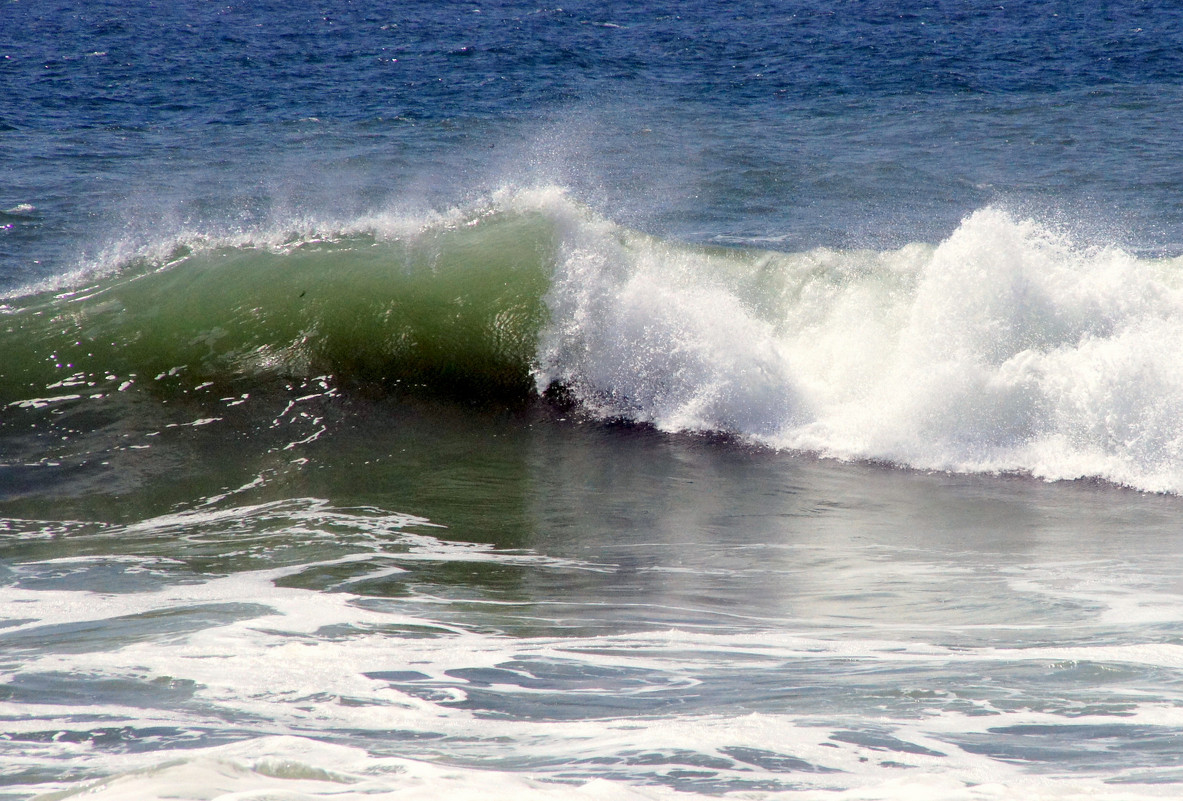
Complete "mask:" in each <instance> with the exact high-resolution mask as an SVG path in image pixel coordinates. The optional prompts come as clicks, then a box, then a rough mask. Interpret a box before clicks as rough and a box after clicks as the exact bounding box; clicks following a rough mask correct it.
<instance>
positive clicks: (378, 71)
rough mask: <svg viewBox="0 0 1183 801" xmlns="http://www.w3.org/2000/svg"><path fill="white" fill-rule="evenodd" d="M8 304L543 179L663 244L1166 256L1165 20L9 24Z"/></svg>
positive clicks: (404, 19)
mask: <svg viewBox="0 0 1183 801" xmlns="http://www.w3.org/2000/svg"><path fill="white" fill-rule="evenodd" d="M0 52H2V53H3V57H2V58H0V93H2V97H3V100H2V101H0V133H2V135H0V148H2V149H0V169H2V170H3V184H2V185H0V207H2V208H0V211H3V210H6V209H13V208H18V207H21V205H22V204H28V205H32V206H33V207H34V208H35V211H31V212H28V213H22V214H15V215H10V216H7V217H6V218H5V221H4V225H5V228H4V229H3V234H2V238H0V281H2V282H3V284H5V285H8V286H12V285H13V284H18V283H22V282H24V281H27V280H29V279H30V278H34V277H39V276H44V275H46V274H52V273H55V272H58V271H61V270H63V269H65V268H66V267H69V266H73V263H74V262H76V261H77V260H78V259H79V258H81V257H82V256H83V255H86V254H89V255H91V256H93V254H95V253H96V252H97V251H98V250H100V249H101V248H102V247H103V246H104V245H108V244H110V242H111V241H113V240H118V239H120V238H123V237H126V236H128V235H131V236H133V237H138V238H140V239H144V238H149V239H150V238H152V237H153V236H160V235H161V233H162V231H164V230H167V229H169V228H174V229H175V228H176V227H178V226H180V225H182V224H190V225H191V224H197V225H199V226H206V227H215V228H216V227H218V226H224V225H226V224H232V223H237V224H243V223H250V222H252V221H256V220H258V219H260V218H266V217H267V216H268V215H272V216H276V215H278V216H284V215H288V216H292V215H299V214H313V215H325V214H330V215H340V216H348V215H350V214H356V213H360V212H363V211H366V210H372V209H374V208H381V207H385V206H389V205H400V206H427V207H439V206H446V205H448V204H454V203H460V202H463V201H465V200H467V199H469V198H471V197H472V196H473V195H476V194H479V193H481V192H483V191H487V190H488V189H490V188H495V187H497V186H499V185H502V184H506V183H508V184H513V185H529V184H531V183H536V182H539V181H554V182H558V183H562V184H563V185H565V186H568V187H570V188H572V189H573V190H575V191H576V193H577V194H578V196H579V197H580V198H581V199H582V200H585V201H587V202H590V203H593V204H594V205H596V206H597V207H598V208H600V209H601V210H602V211H603V212H604V213H605V214H607V215H608V216H609V217H610V218H612V219H615V220H617V221H619V222H623V223H628V224H633V225H636V226H639V227H642V228H644V229H645V230H650V231H653V232H656V233H662V234H670V235H674V236H677V237H679V238H682V239H689V240H711V239H718V240H721V241H740V242H743V241H749V240H752V239H760V238H773V239H775V241H777V242H779V243H781V246H782V247H785V248H788V249H798V248H802V247H810V246H815V245H830V246H850V245H855V246H860V245H863V246H895V245H899V244H903V243H904V242H908V241H917V240H919V241H939V240H940V239H941V238H943V237H944V236H946V235H947V234H948V233H949V231H950V230H952V228H953V227H954V226H955V225H956V224H957V222H958V221H959V220H960V219H961V218H962V217H964V216H965V215H966V214H967V213H968V212H970V211H972V210H974V209H976V208H978V207H981V206H982V205H985V204H988V203H998V202H1004V203H1009V204H1014V205H1018V206H1020V207H1022V208H1024V209H1028V208H1031V209H1034V210H1035V211H1036V212H1038V213H1039V214H1041V215H1043V216H1045V217H1053V218H1056V217H1058V218H1062V219H1064V220H1066V221H1067V222H1068V223H1069V224H1070V225H1072V226H1074V227H1075V228H1077V229H1082V230H1083V233H1084V235H1085V237H1086V238H1095V239H1097V240H1100V241H1117V242H1120V243H1122V244H1124V245H1125V246H1127V247H1129V248H1133V249H1135V250H1140V251H1150V252H1167V253H1178V252H1180V250H1183V243H1181V242H1180V239H1179V236H1178V231H1179V230H1180V222H1181V220H1183V216H1181V215H1183V206H1181V205H1180V200H1179V192H1178V188H1179V186H1180V181H1181V180H1183V167H1181V166H1180V160H1179V159H1178V157H1177V154H1178V147H1177V145H1178V135H1177V130H1178V122H1179V120H1180V117H1181V110H1183V105H1181V103H1183V97H1181V94H1180V88H1179V87H1180V76H1183V55H1181V54H1183V21H1181V20H1180V17H1179V15H1178V14H1177V13H1176V9H1175V8H1174V7H1173V6H1172V5H1171V4H1170V3H1105V2H1084V3H1061V4H1042V3H1039V4H1037V3H1014V4H1011V3H1000V4H993V3H991V4H985V3H983V4H965V3H952V2H950V3H932V4H923V5H921V4H916V3H881V2H855V3H844V4H839V5H837V6H834V7H832V8H817V7H816V4H804V3H761V4H756V3H745V4H743V5H741V6H734V7H732V6H728V7H727V8H725V9H719V8H716V7H715V5H714V4H696V3H669V4H628V5H626V4H602V3H578V4H574V5H571V6H569V7H564V8H562V9H559V8H545V7H538V6H535V5H533V4H521V3H495V4H484V5H478V4H468V3H445V4H438V3H397V4H382V3H334V4H331V6H326V7H324V8H320V7H309V8H303V7H297V6H292V5H288V4H278V3H267V2H258V3H247V4H240V5H226V4H218V3H203V2H178V3H161V4H147V3H132V4H125V3H113V2H112V3H107V2H94V3H85V4H79V3H55V2H46V3H40V2H39V3H30V2H15V3H8V4H6V5H5V6H4V8H3V11H0Z"/></svg>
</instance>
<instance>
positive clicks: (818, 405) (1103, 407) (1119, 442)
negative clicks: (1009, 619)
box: [537, 201, 1183, 493]
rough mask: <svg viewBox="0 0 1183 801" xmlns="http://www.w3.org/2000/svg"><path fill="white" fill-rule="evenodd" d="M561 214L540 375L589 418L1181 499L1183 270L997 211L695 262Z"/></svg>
mask: <svg viewBox="0 0 1183 801" xmlns="http://www.w3.org/2000/svg"><path fill="white" fill-rule="evenodd" d="M552 203H553V201H552ZM562 219H564V220H565V221H566V223H567V229H566V239H565V251H564V254H563V258H562V261H561V263H560V264H559V265H558V269H557V273H556V276H555V279H554V284H553V288H552V291H551V294H550V296H549V303H550V307H551V312H552V323H551V327H550V328H549V329H548V330H547V332H546V334H545V337H544V341H543V345H542V349H541V353H540V358H539V369H538V371H537V377H538V382H539V386H540V387H545V386H547V385H548V384H549V383H550V382H552V381H560V382H563V383H564V384H566V385H568V386H569V387H571V388H572V389H573V390H574V391H575V393H576V395H577V396H578V397H579V398H580V399H581V400H582V401H583V402H584V403H585V405H586V406H587V407H588V408H589V409H590V410H592V411H593V413H595V414H598V415H602V416H607V417H625V418H629V419H633V420H637V421H641V422H647V423H651V424H653V425H655V426H656V427H658V428H660V429H662V430H667V431H721V432H727V433H731V434H734V435H738V436H740V437H743V438H748V439H751V440H753V441H756V442H760V443H763V444H766V445H770V446H773V447H778V448H788V449H797V450H804V451H810V452H815V453H818V454H822V455H826V456H832V457H837V458H842V459H859V460H862V459H868V460H877V461H886V462H892V463H896V464H900V465H905V466H910V467H916V468H921V469H932V470H949V471H958V472H961V471H964V472H1016V473H1027V474H1031V475H1034V476H1038V477H1040V478H1044V479H1049V480H1058V479H1075V478H1081V477H1097V478H1102V479H1105V480H1108V481H1112V482H1115V483H1119V484H1126V485H1129V486H1131V487H1136V488H1138V489H1142V490H1148V491H1154V492H1172V493H1178V492H1180V491H1183V427H1181V426H1180V422H1179V421H1180V420H1183V351H1180V349H1179V347H1178V343H1180V342H1183V260H1179V259H1175V260H1157V261H1156V260H1148V259H1140V258H1135V257H1134V256H1131V255H1129V254H1127V253H1125V252H1122V251H1120V250H1117V249H1114V248H1090V247H1083V246H1079V245H1077V244H1075V243H1074V242H1073V241H1072V240H1071V239H1070V238H1069V237H1068V236H1067V235H1066V234H1063V233H1061V232H1058V231H1056V230H1053V229H1051V228H1049V227H1047V226H1044V225H1041V224H1039V223H1037V222H1034V221H1031V220H1025V219H1018V218H1016V217H1014V216H1012V215H1011V214H1009V213H1007V212H1005V211H1002V210H999V209H995V208H986V209H983V210H981V211H978V212H976V213H975V214H973V215H971V216H969V217H968V218H966V219H965V220H964V221H963V222H962V224H961V226H960V227H959V228H958V229H957V230H956V231H955V232H954V233H953V234H952V235H951V236H950V237H949V238H948V239H947V240H945V241H944V242H942V243H940V244H939V245H937V246H935V247H933V246H927V245H910V246H907V247H904V248H902V249H900V250H898V251H890V252H868V251H845V252H843V251H833V250H816V251H810V252H805V253H795V254H794V253H752V252H744V251H732V252H726V251H724V252H720V251H707V250H703V249H697V248H691V247H686V246H681V245H674V244H671V243H668V242H663V241H659V240H654V239H652V238H649V237H645V236H642V235H639V234H636V233H634V232H630V231H627V230H623V229H621V228H619V227H618V226H615V225H613V224H611V223H609V222H606V221H604V220H602V219H599V218H596V217H594V216H592V215H590V214H584V215H582V216H580V215H579V214H578V212H577V210H575V209H574V208H567V209H565V210H564V211H563V214H562Z"/></svg>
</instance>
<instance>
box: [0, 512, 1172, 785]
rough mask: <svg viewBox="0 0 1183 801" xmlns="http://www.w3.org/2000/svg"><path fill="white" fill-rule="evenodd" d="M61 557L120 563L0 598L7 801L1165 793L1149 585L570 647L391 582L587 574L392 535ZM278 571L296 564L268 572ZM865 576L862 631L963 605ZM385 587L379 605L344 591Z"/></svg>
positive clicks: (315, 521)
mask: <svg viewBox="0 0 1183 801" xmlns="http://www.w3.org/2000/svg"><path fill="white" fill-rule="evenodd" d="M72 536H74V537H78V538H80V539H85V538H87V537H89V538H99V539H102V540H104V541H105V542H106V543H108V547H109V546H110V545H112V544H115V543H118V544H120V545H121V546H123V547H124V548H125V549H126V552H124V553H113V554H107V555H95V554H88V553H86V549H85V548H84V549H83V552H82V553H80V554H78V555H74V556H61V557H52V558H46V559H42V560H34V561H26V562H20V563H14V564H12V566H11V568H10V575H9V582H8V584H7V586H5V587H4V588H2V589H0V608H2V609H5V610H9V611H8V615H9V619H8V620H7V621H5V623H6V625H5V627H4V628H0V646H2V647H0V676H2V678H3V682H4V685H5V687H6V695H5V696H4V697H3V698H0V721H2V727H3V730H4V732H5V736H4V738H0V757H2V758H3V759H4V761H5V764H6V766H8V767H9V768H10V769H11V771H12V774H13V775H14V776H17V777H22V776H23V777H28V778H27V780H21V779H17V780H16V785H17V786H18V787H20V786H21V783H22V781H27V784H25V785H24V786H23V787H21V789H28V788H29V787H32V790H31V791H38V792H41V791H44V792H45V793H51V792H57V791H61V792H66V793H78V794H84V795H85V796H86V797H98V798H108V797H109V798H145V799H147V798H166V797H179V798H227V799H229V798H264V797H267V798H274V797H281V798H287V797H290V798H320V797H326V798H329V797H331V798H352V797H357V798H361V797H367V798H391V799H400V798H419V797H440V796H441V795H442V794H446V795H447V796H448V797H458V798H464V797H468V796H469V795H471V796H474V797H481V798H502V797H510V796H513V797H514V798H527V799H530V798H540V799H546V798H551V797H557V795H556V794H558V793H565V794H569V793H572V792H576V791H578V792H579V793H582V794H585V795H587V796H588V797H590V798H623V799H628V798H667V797H685V796H687V795H689V796H718V795H720V794H729V795H731V796H733V797H743V798H749V799H751V798H766V799H777V798H811V799H812V798H835V797H836V798H850V799H856V798H861V799H914V798H965V799H987V798H1006V797H1015V795H1016V794H1018V795H1021V796H1022V797H1024V798H1027V797H1035V798H1041V797H1046V798H1073V797H1080V796H1081V795H1082V794H1087V795H1088V796H1089V797H1097V798H1105V799H1135V798H1154V797H1169V796H1170V795H1171V794H1170V793H1169V792H1166V790H1165V789H1164V788H1165V785H1162V786H1160V785H1161V783H1163V782H1172V781H1178V780H1179V779H1180V777H1179V776H1178V775H1177V769H1176V768H1174V767H1173V760H1172V759H1171V758H1170V757H1169V755H1167V754H1166V753H1165V752H1163V751H1162V748H1163V747H1165V746H1164V745H1163V744H1164V743H1165V744H1169V743H1171V742H1173V738H1175V737H1177V733H1178V732H1179V731H1180V730H1183V708H1181V707H1180V706H1179V704H1178V698H1177V693H1176V692H1175V691H1174V690H1173V689H1172V687H1173V683H1172V682H1173V679H1172V677H1173V676H1177V674H1178V671H1180V670H1183V647H1181V646H1180V645H1178V644H1177V643H1176V642H1174V641H1173V640H1172V639H1171V638H1170V637H1169V636H1168V634H1164V633H1163V632H1161V631H1159V630H1158V628H1156V624H1157V623H1158V622H1160V621H1163V620H1168V619H1171V618H1172V616H1173V619H1175V620H1177V619H1178V615H1179V613H1180V611H1181V610H1183V596H1180V595H1179V594H1177V593H1176V592H1173V591H1172V588H1171V587H1172V585H1171V584H1170V581H1171V579H1170V577H1169V576H1158V575H1156V574H1153V572H1147V573H1145V576H1144V581H1143V582H1142V583H1139V582H1137V581H1134V582H1130V581H1124V580H1121V574H1120V569H1121V566H1120V565H1116V564H1113V563H1109V562H1101V561H1098V562H1096V563H1091V564H1077V565H1073V566H1071V570H1068V569H1067V568H1063V569H1061V568H1060V567H1058V566H1056V565H1042V566H1041V565H1034V566H1030V567H1026V568H1022V569H1020V568H1014V567H1011V568H1007V569H1006V570H1005V571H1004V572H1003V574H1002V576H1001V578H1003V579H1004V581H1002V582H996V583H997V584H998V586H997V587H996V588H995V589H993V590H989V592H991V593H993V594H992V595H990V596H989V598H991V599H993V600H992V601H991V602H992V603H995V604H997V603H1002V600H1001V599H1003V598H1005V599H1006V603H1008V604H1012V605H1014V606H1015V607H1016V608H1017V607H1018V606H1019V605H1021V604H1022V603H1023V602H1024V599H1035V600H1037V601H1040V602H1042V603H1044V604H1045V607H1044V608H1043V609H1041V610H1039V611H1038V612H1036V613H1033V614H1024V615H1023V616H1022V617H1021V618H1020V619H1019V621H1018V622H1016V623H1014V624H1007V623H1005V622H995V623H990V624H986V623H983V624H981V625H979V626H978V628H979V629H982V630H975V633H974V636H973V638H972V640H970V641H967V640H966V639H965V638H964V637H963V636H961V635H962V634H963V629H964V628H965V627H966V624H965V623H964V622H962V621H961V620H960V619H959V617H958V615H956V614H950V615H948V616H947V617H948V619H947V620H946V621H945V622H941V621H940V620H939V619H937V620H932V621H930V622H928V623H927V624H926V623H923V622H921V621H912V622H911V623H909V624H904V623H899V622H896V623H895V624H893V622H892V621H891V620H890V619H888V618H884V620H883V621H877V620H874V619H871V618H866V619H851V618H850V617H849V615H847V616H837V615H834V616H828V617H827V616H820V617H818V616H815V615H814V614H812V611H811V610H810V609H809V607H808V605H806V607H805V609H806V612H807V614H805V616H804V617H800V618H798V617H785V618H783V619H777V620H764V621H762V622H759V623H757V622H756V621H754V620H748V621H745V624H744V625H743V626H742V627H739V626H737V625H736V623H735V621H727V622H718V623H714V624H711V623H709V622H707V621H704V620H703V619H702V617H701V616H700V615H695V613H694V611H693V610H686V613H685V620H686V623H687V624H688V625H685V626H682V625H673V626H670V625H661V624H659V623H658V619H659V618H658V617H657V615H658V614H659V613H662V612H668V610H662V609H661V608H660V604H661V602H662V601H661V597H660V593H656V594H655V596H654V599H653V601H652V603H653V605H652V607H649V606H638V607H637V608H635V609H633V610H632V614H631V615H630V620H632V621H633V623H634V624H636V623H642V622H644V621H645V620H646V616H647V615H653V616H654V620H653V621H651V622H650V623H649V624H648V625H646V626H644V627H642V628H641V630H630V629H631V628H632V627H628V628H626V629H625V630H621V627H619V626H617V627H615V628H614V627H613V626H611V625H610V623H609V621H610V618H609V617H605V618H604V619H603V620H602V621H601V623H602V625H600V626H599V627H588V626H585V627H584V628H583V629H580V630H571V631H568V630H567V629H566V628H565V625H564V620H565V619H569V617H570V616H571V615H572V614H573V612H574V611H575V609H574V608H573V607H576V606H582V607H584V608H582V609H581V610H579V611H580V612H581V613H582V614H583V615H584V616H585V620H587V621H594V620H596V617H595V616H596V615H597V614H598V610H599V608H600V605H601V603H602V600H601V599H600V598H598V597H596V596H591V597H583V598H581V597H577V596H572V595H571V594H569V593H557V592H556V594H555V595H553V596H545V595H541V596H537V597H530V598H528V599H522V600H517V601H515V600H507V599H502V598H497V597H484V596H483V595H482V594H481V593H479V592H477V591H475V590H474V589H472V588H471V587H470V588H468V589H467V590H463V591H461V592H458V593H457V592H456V591H455V589H452V590H451V591H449V590H448V588H447V587H445V586H442V585H438V584H433V583H431V582H430V580H428V579H427V578H426V575H427V574H424V575H423V576H417V574H416V571H417V570H419V569H421V567H423V566H425V565H444V564H449V563H451V564H458V565H464V566H467V567H475V566H479V565H492V566H499V567H503V568H521V569H526V570H529V571H530V572H531V573H536V574H539V575H542V574H548V575H555V574H557V575H559V576H562V575H573V574H577V573H580V572H585V571H590V572H592V573H594V574H598V573H600V572H602V571H605V570H611V569H612V566H611V565H605V564H599V563H587V562H582V561H578V560H570V559H558V558H553V557H548V556H546V555H544V554H539V553H535V552H532V551H528V550H501V549H497V548H492V547H489V546H481V545H474V544H471V543H453V542H448V541H446V540H442V539H439V538H437V537H435V536H434V534H433V533H432V529H431V528H430V527H429V524H428V523H427V521H424V520H422V519H420V518H415V517H413V516H407V515H396V514H389V513H383V512H380V511H379V510H372V509H338V508H334V507H332V506H331V505H329V504H327V503H325V502H324V501H317V500H314V499H297V500H290V501H283V502H275V503H267V504H256V505H252V506H241V507H234V508H221V509H206V510H196V511H192V512H181V513H177V514H171V515H165V516H162V517H158V518H153V519H151V520H146V521H142V522H140V523H134V524H131V525H126V526H111V525H108V526H102V527H93V528H92V529H90V530H79V531H76V532H74V533H73V534H72ZM155 542H168V543H169V549H168V554H169V555H168V556H165V555H158V554H153V553H152V551H153V543H155ZM296 543H299V544H301V545H302V546H303V547H306V548H321V549H323V552H319V553H320V558H315V559H309V558H302V559H295V560H293V559H291V558H290V557H288V556H284V554H285V553H287V549H288V546H289V545H292V544H296ZM81 544H82V545H85V543H81ZM227 545H235V546H237V548H238V550H239V552H240V553H241V554H251V553H255V554H256V557H252V558H253V559H254V561H246V562H243V564H244V565H247V566H248V569H241V570H237V571H233V572H228V573H225V574H223V575H218V574H214V573H210V572H208V571H206V572H203V571H195V570H194V569H192V568H191V567H190V566H189V565H188V562H187V557H186V551H187V549H189V548H195V549H203V548H206V547H207V546H211V547H213V548H214V551H215V552H217V553H223V554H230V553H231V549H229V548H227V547H225V546H227ZM201 552H204V551H201ZM316 553H318V552H317V551H310V552H307V554H306V556H307V555H313V556H315V555H316ZM268 562H280V564H270V565H269V564H268ZM252 564H258V565H260V566H259V567H256V568H249V566H250V565H252ZM892 566H893V565H892V563H890V562H888V563H886V564H884V565H883V566H882V567H881V568H880V569H879V570H878V571H876V572H877V573H878V574H880V575H882V576H883V577H884V583H882V584H877V583H875V582H874V581H873V579H872V577H871V576H860V575H859V574H858V572H857V570H852V568H851V567H850V566H848V565H844V564H843V563H842V560H839V562H838V564H837V565H836V566H834V567H833V568H832V571H833V572H834V576H833V579H834V580H835V582H839V581H840V580H842V579H848V580H845V581H841V591H842V592H843V593H845V594H849V593H856V594H857V593H873V594H874V593H878V596H877V597H879V599H880V601H881V602H882V603H883V604H886V605H887V606H888V607H890V606H891V605H892V603H898V602H903V601H905V600H906V599H909V598H912V597H913V593H915V592H916V591H917V589H918V586H919V588H921V589H922V588H923V587H925V586H927V585H928V584H930V583H931V582H933V581H939V580H941V579H942V578H943V579H944V580H945V581H946V582H948V581H954V580H955V581H957V582H959V583H960V585H961V586H962V587H963V588H965V591H969V590H970V589H971V588H972V587H974V586H975V585H974V583H973V582H974V580H975V578H974V575H973V573H972V572H967V571H966V570H965V569H964V568H962V567H958V564H957V562H956V560H955V559H954V560H950V561H949V563H948V564H909V563H907V562H904V563H901V564H900V565H899V567H900V568H901V569H900V570H898V571H895V570H892V569H891V568H892ZM975 570H977V571H987V568H985V567H983V566H978V567H976V568H975ZM709 572H710V575H709V577H707V576H705V575H704V576H703V577H702V578H703V579H704V580H709V581H711V582H714V581H718V580H720V579H721V576H720V574H719V570H713V571H709ZM987 572H988V571H987ZM104 577H108V578H107V579H106V580H104ZM111 577H113V578H111ZM317 577H320V578H317ZM392 577H393V578H396V579H405V587H406V591H405V592H404V593H402V594H399V595H395V596H378V595H364V594H361V593H360V592H359V591H358V589H359V587H360V586H361V585H362V584H363V583H364V582H365V581H367V580H371V579H390V578H392ZM986 578H988V577H986ZM996 578H997V577H996ZM1069 579H1071V580H1070V581H1069ZM731 580H735V581H742V580H743V576H742V575H735V576H732V577H731ZM560 584H561V582H560ZM303 585H308V586H303ZM555 586H559V585H555ZM990 586H992V587H993V586H995V585H994V584H993V583H992V584H991V585H990ZM112 588H118V589H117V590H115V589H112ZM887 588H891V589H890V592H888V589H887ZM831 591H839V587H838V586H837V584H836V585H835V587H834V588H833V590H830V589H823V590H822V592H825V593H829V592H831ZM885 592H887V593H888V594H887V596H886V597H884V595H883V593H885ZM1143 605H1145V606H1148V607H1153V609H1154V611H1155V614H1154V615H1146V616H1144V617H1143V619H1141V621H1140V622H1139V623H1138V624H1137V625H1138V626H1140V628H1136V629H1134V628H1131V626H1130V625H1127V626H1120V625H1119V621H1117V620H1116V619H1115V617H1114V616H1115V615H1120V614H1122V613H1123V610H1127V609H1131V608H1134V609H1137V608H1140V607H1141V606H1143ZM1062 607H1067V608H1069V609H1071V610H1073V611H1072V613H1071V614H1069V615H1065V614H1064V613H1063V611H1062V610H1061V608H1062ZM847 611H848V612H849V611H850V609H848V610H847ZM1003 611H1005V610H1003ZM604 613H605V614H611V613H610V610H607V609H606V610H604ZM999 617H1002V618H1005V617H1007V615H1005V614H1002V615H999ZM1131 625H1132V624H1131ZM1008 626H1009V628H1008ZM596 628H599V629H600V630H601V632H600V633H596V632H595V629H596ZM1111 628H1112V630H1113V631H1120V632H1121V633H1122V636H1121V638H1120V639H1114V638H1113V637H1112V636H1111V635H1107V634H1106V632H1107V631H1110V629H1111ZM589 630H590V633H589ZM510 631H513V632H516V633H513V634H511V633H509V632H510ZM67 770H68V771H69V772H66V771H67ZM1074 774H1075V775H1074ZM51 775H60V776H61V777H62V778H61V779H60V780H59V781H56V782H54V783H52V784H47V783H46V780H45V777H46V776H51ZM71 776H72V777H74V778H70V777H71ZM1114 781H1121V782H1125V784H1121V785H1117V784H1112V783H1111V782H1114ZM1156 783H1158V784H1156ZM1176 787H1177V785H1176ZM1160 791H1161V792H1160ZM178 794H179V795H178ZM50 797H53V796H50ZM564 797H569V796H564ZM576 797H578V795H577V796H576Z"/></svg>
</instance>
